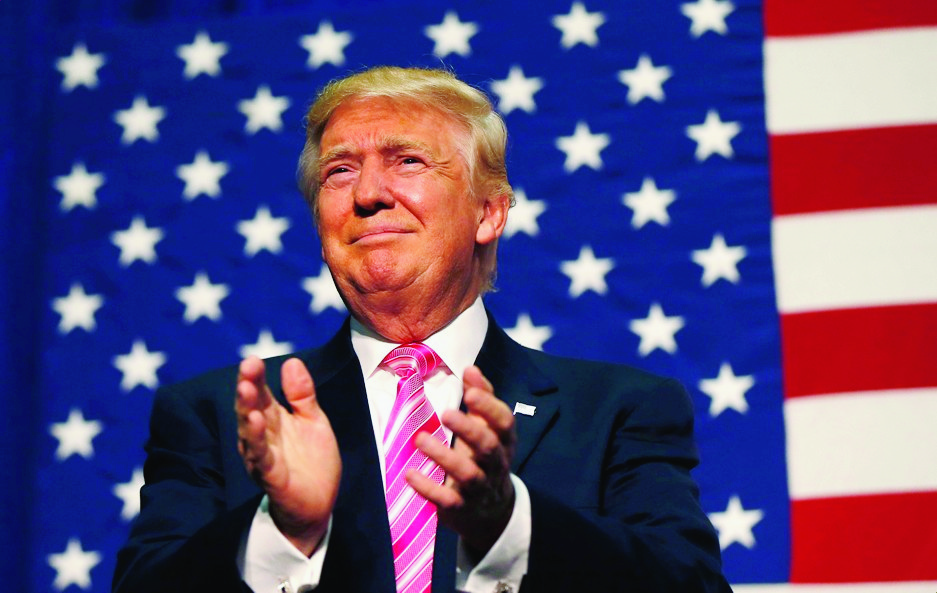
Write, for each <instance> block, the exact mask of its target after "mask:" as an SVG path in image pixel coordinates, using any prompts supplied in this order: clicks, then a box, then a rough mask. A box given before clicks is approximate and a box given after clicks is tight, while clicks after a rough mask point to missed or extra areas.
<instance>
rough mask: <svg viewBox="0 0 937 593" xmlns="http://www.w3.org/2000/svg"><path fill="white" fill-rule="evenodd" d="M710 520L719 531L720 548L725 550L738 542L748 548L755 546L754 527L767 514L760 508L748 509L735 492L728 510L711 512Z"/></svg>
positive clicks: (727, 507) (727, 506)
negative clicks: (743, 505)
mask: <svg viewBox="0 0 937 593" xmlns="http://www.w3.org/2000/svg"><path fill="white" fill-rule="evenodd" d="M708 516H709V520H710V521H711V522H712V524H713V527H715V528H716V531H718V532H719V549H720V550H725V549H726V548H728V547H729V546H730V545H732V544H733V543H735V542H738V543H740V544H742V545H743V546H745V547H746V548H749V549H751V548H753V547H754V546H755V535H754V534H753V533H752V529H753V528H754V527H755V525H757V524H758V522H759V521H761V520H762V519H763V518H764V516H765V514H764V512H762V511H760V510H757V509H756V510H753V511H746V510H745V509H744V508H743V507H742V501H741V500H739V497H738V496H737V495H735V494H733V495H732V498H730V499H729V504H728V505H726V510H725V511H723V512H721V513H709V515H708Z"/></svg>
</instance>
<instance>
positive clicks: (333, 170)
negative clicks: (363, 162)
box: [325, 165, 351, 177]
mask: <svg viewBox="0 0 937 593" xmlns="http://www.w3.org/2000/svg"><path fill="white" fill-rule="evenodd" d="M350 170H351V169H349V168H348V167H346V166H344V165H339V166H338V167H332V168H331V169H329V170H328V171H326V172H325V176H326V177H331V176H332V175H335V174H336V173H348V172H349V171H350Z"/></svg>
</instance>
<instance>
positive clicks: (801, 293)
mask: <svg viewBox="0 0 937 593" xmlns="http://www.w3.org/2000/svg"><path fill="white" fill-rule="evenodd" d="M896 183H900V180H896ZM772 250H773V253H774V271H775V278H776V285H777V298H778V309H779V310H780V311H781V312H782V313H796V312H800V311H816V310H825V309H843V308H850V307H868V306H882V305H899V304H910V303H927V302H937V206H932V205H928V206H906V207H899V208H870V209H866V210H852V211H843V212H825V213H820V214H798V215H792V216H779V217H776V218H775V219H774V221H773V222H772Z"/></svg>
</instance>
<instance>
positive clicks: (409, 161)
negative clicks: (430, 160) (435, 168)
mask: <svg viewBox="0 0 937 593" xmlns="http://www.w3.org/2000/svg"><path fill="white" fill-rule="evenodd" d="M400 162H401V163H402V164H404V165H421V164H423V160H422V159H419V158H417V157H415V156H405V157H403V158H401V159H400Z"/></svg>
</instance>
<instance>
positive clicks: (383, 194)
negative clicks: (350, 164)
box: [354, 162, 394, 212]
mask: <svg viewBox="0 0 937 593" xmlns="http://www.w3.org/2000/svg"><path fill="white" fill-rule="evenodd" d="M385 173H386V172H385V170H384V167H382V166H381V165H380V164H377V163H370V162H366V163H364V165H362V167H361V174H360V175H359V176H358V181H357V184H356V185H355V191H354V198H355V209H356V210H359V211H361V212H375V211H377V210H382V209H385V208H393V206H394V196H393V193H392V192H391V191H390V188H389V187H388V184H387V179H386V175H385Z"/></svg>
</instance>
